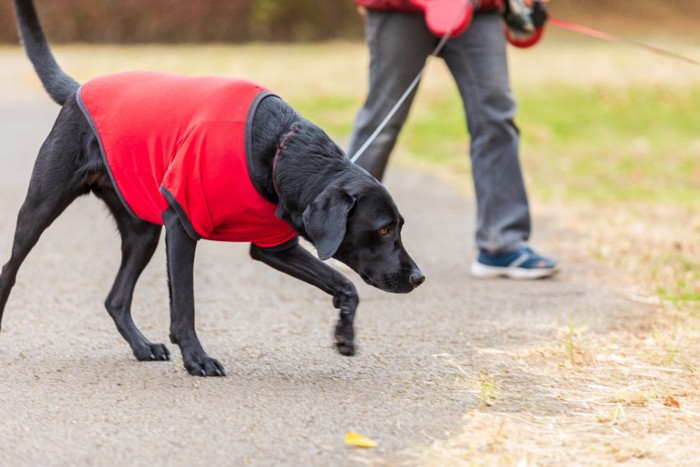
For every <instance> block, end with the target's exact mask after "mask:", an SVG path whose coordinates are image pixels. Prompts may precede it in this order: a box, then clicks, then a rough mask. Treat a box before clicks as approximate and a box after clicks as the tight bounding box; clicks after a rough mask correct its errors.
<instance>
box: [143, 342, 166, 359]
mask: <svg viewBox="0 0 700 467" xmlns="http://www.w3.org/2000/svg"><path fill="white" fill-rule="evenodd" d="M134 355H135V356H136V360H138V361H140V362H150V361H154V360H163V361H164V360H170V351H169V350H168V348H167V347H166V346H165V345H163V344H153V343H151V342H147V343H145V344H144V345H142V346H140V347H139V348H137V349H134Z"/></svg>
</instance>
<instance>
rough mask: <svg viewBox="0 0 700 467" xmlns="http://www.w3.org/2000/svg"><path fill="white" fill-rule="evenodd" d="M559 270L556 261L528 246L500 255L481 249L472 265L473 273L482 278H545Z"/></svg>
mask: <svg viewBox="0 0 700 467" xmlns="http://www.w3.org/2000/svg"><path fill="white" fill-rule="evenodd" d="M557 272H559V269H558V268H557V263H556V261H554V260H552V259H550V258H545V257H544V256H540V255H538V254H537V253H535V252H534V251H532V249H531V248H530V247H527V246H524V247H521V248H518V249H517V250H515V251H512V252H510V253H503V254H500V255H491V254H489V253H487V252H486V251H484V250H480V251H479V256H478V258H477V259H476V261H474V263H472V266H471V273H472V275H474V276H476V277H482V278H492V277H508V278H510V279H543V278H545V277H551V276H553V275H554V274H556V273H557Z"/></svg>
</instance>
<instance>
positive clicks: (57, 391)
mask: <svg viewBox="0 0 700 467" xmlns="http://www.w3.org/2000/svg"><path fill="white" fill-rule="evenodd" d="M57 113H58V107H57V106H55V105H53V104H52V103H51V102H50V101H49V100H48V98H45V99H43V100H42V99H39V98H37V99H36V100H33V99H25V100H17V101H15V100H12V99H8V100H6V101H3V100H0V261H1V262H2V263H4V262H5V261H6V260H7V258H8V256H9V251H10V246H11V239H12V235H13V232H14V223H15V218H16V214H17V211H18V210H19V207H20V205H21V203H22V200H23V198H24V194H25V192H26V188H27V183H28V180H29V176H30V174H31V169H32V165H33V161H34V157H35V155H36V153H37V151H38V148H39V146H40V144H41V142H42V141H43V139H44V137H45V135H46V134H47V133H48V131H49V129H50V128H51V125H52V122H53V119H54V118H55V116H56V114H57ZM465 183H468V182H467V181H465ZM387 187H388V188H389V190H390V191H391V192H392V194H393V195H394V198H395V199H396V201H397V203H398V205H399V207H400V209H401V211H402V213H403V214H404V216H405V218H406V220H407V222H406V226H405V228H404V243H405V245H406V247H407V249H408V250H409V252H410V253H411V255H412V256H413V258H414V259H415V260H416V261H417V263H418V264H419V265H420V267H421V268H422V269H423V271H424V273H425V274H426V276H427V280H426V283H425V284H424V285H423V286H421V287H420V288H419V289H418V290H416V291H415V292H414V293H411V294H408V295H392V294H388V293H384V292H381V291H379V290H375V289H372V288H371V287H369V286H366V285H365V284H363V283H362V282H361V280H360V279H359V277H357V276H356V275H354V273H351V272H347V274H348V275H349V276H350V277H351V279H352V280H353V281H354V282H355V283H356V284H357V285H358V289H359V292H360V297H361V303H360V307H359V309H358V317H357V321H356V329H357V338H358V346H359V352H358V355H357V356H356V357H353V358H348V357H343V356H341V355H339V354H337V353H336V352H335V351H334V350H333V348H332V329H333V325H334V323H335V320H336V318H337V316H336V310H335V309H334V308H333V307H332V303H331V298H330V297H328V296H326V295H325V294H324V293H323V292H321V291H319V290H316V289H314V288H312V287H310V286H308V285H306V284H304V283H301V282H299V281H296V280H294V279H292V278H290V277H287V276H284V275H282V274H280V273H277V272H275V271H273V270H272V269H269V268H267V267H266V266H264V265H262V264H260V263H257V262H254V261H252V260H250V258H249V257H248V250H247V245H242V244H224V243H216V242H200V245H199V247H198V253H197V259H196V265H195V283H196V284H195V287H196V291H195V296H196V303H197V330H198V334H199V336H200V338H201V340H202V343H203V345H204V347H205V349H206V350H207V351H208V353H209V354H210V355H211V356H213V357H215V358H217V359H219V360H220V361H221V362H222V364H223V365H224V366H225V368H226V370H227V372H228V376H227V377H225V378H199V377H193V376H189V375H188V374H187V372H186V371H185V370H184V368H183V366H182V359H181V357H180V355H179V350H178V349H177V347H175V346H173V345H170V344H168V345H169V348H170V350H171V352H172V355H173V360H172V361H170V362H149V363H140V362H137V361H136V360H135V359H134V357H133V356H132V354H131V351H130V349H129V347H128V346H127V344H126V343H125V342H124V341H123V340H122V338H121V337H120V336H119V334H118V333H117V331H116V329H115V327H114V324H113V322H112V320H111V318H110V317H109V316H108V314H107V312H106V311H105V310H104V307H103V305H102V303H103V301H104V298H105V296H106V294H107V292H108V290H109V287H110V285H111V281H112V280H113V277H114V275H115V273H116V271H117V267H118V264H119V260H120V252H119V238H118V235H117V233H116V228H115V225H114V222H113V221H112V220H111V219H110V218H109V215H108V213H107V210H106V209H105V208H104V207H103V206H102V204H101V202H100V201H98V200H97V199H96V198H94V197H85V198H81V199H80V200H78V201H76V202H75V203H74V204H73V205H72V206H71V207H69V209H68V210H67V211H66V212H65V214H64V215H63V216H62V217H60V218H59V219H58V220H57V221H56V222H55V223H54V224H53V225H52V226H51V227H50V228H49V229H48V230H47V232H46V233H45V235H44V236H43V237H42V239H41V241H40V242H39V244H38V245H37V247H36V248H35V249H34V250H33V251H32V253H31V255H30V256H29V258H28V259H27V261H26V263H25V264H24V266H23V267H22V269H21V271H20V274H19V277H18V281H17V285H16V287H15V289H14V291H13V294H12V296H11V297H10V300H9V303H8V305H7V308H6V310H5V315H4V318H3V322H2V325H3V327H2V332H1V333H0V440H2V448H1V449H0V464H2V465H8V466H9V465H12V466H23V465H27V466H29V465H124V466H127V465H128V466H138V465H357V464H365V463H370V464H371V463H375V464H376V463H389V464H394V465H396V464H404V463H406V464H411V463H416V462H418V460H417V458H416V457H415V454H416V452H420V450H421V449H423V448H424V447H427V446H429V445H430V444H431V443H432V442H433V441H434V440H436V439H444V438H445V437H447V436H450V435H451V434H452V433H456V432H459V431H460V430H461V429H462V427H463V426H464V425H465V423H464V416H465V414H466V413H467V412H468V411H469V410H472V409H474V408H477V407H479V406H480V401H479V394H478V393H477V391H475V390H474V384H473V383H474V375H475V374H476V373H477V372H478V371H479V370H480V368H482V367H483V366H485V365H487V364H488V358H489V355H490V354H491V353H492V352H508V351H509V350H513V349H520V348H523V347H527V346H533V345H538V343H540V342H542V341H543V340H546V339H549V338H552V337H554V336H555V333H556V330H557V329H559V328H561V327H562V326H566V324H567V323H568V322H570V321H571V320H572V319H573V320H576V322H579V323H584V324H585V325H586V326H587V327H588V328H589V329H607V328H609V327H610V326H614V325H615V323H616V322H618V321H619V320H621V319H625V318H627V317H628V316H629V314H630V313H631V312H630V308H631V307H630V304H629V302H627V301H626V300H625V299H624V298H622V297H621V296H620V295H619V294H618V293H617V292H616V291H615V290H614V288H612V287H606V286H604V285H601V284H600V283H598V282H596V281H595V280H594V279H593V277H594V275H591V274H589V273H590V271H591V270H592V269H595V268H597V267H599V266H596V265H594V264H592V263H587V262H581V261H570V262H568V261H567V259H569V258H573V257H574V255H571V254H569V252H566V251H551V250H550V249H549V248H548V247H550V245H552V244H555V243H556V242H554V240H555V239H556V238H557V237H558V236H561V235H566V232H562V231H559V230H557V227H556V224H555V222H554V221H553V220H551V219H536V223H535V225H536V227H537V230H536V241H537V246H538V248H540V249H542V250H543V251H546V252H551V253H553V254H556V255H557V256H558V259H560V261H561V262H562V263H563V268H564V270H563V272H562V273H561V274H560V275H559V276H558V277H556V278H555V279H553V280H545V281H530V282H512V281H506V280H477V279H473V278H471V277H469V275H468V264H469V261H470V260H471V258H472V254H473V240H472V231H473V217H474V212H473V209H474V207H473V202H472V201H471V200H470V199H469V198H468V197H465V195H463V194H460V191H458V190H455V189H454V187H451V186H449V185H448V184H446V183H444V182H443V181H441V180H438V179H436V178H433V177H431V176H430V175H426V174H423V173H419V172H414V171H410V170H405V169H401V170H400V169H392V170H391V173H390V175H389V177H388V179H387ZM134 302H135V303H134V306H133V315H134V319H135V321H136V323H137V325H138V326H139V327H140V328H141V330H142V331H143V332H144V334H146V335H147V336H148V337H149V338H151V339H152V340H153V341H156V342H158V341H160V342H166V343H167V336H168V327H169V323H168V319H169V315H168V313H169V312H168V299H167V286H166V276H165V259H164V253H163V246H162V245H161V246H160V248H159V250H158V252H157V254H156V256H155V257H154V259H153V261H152V262H151V264H150V265H149V266H148V268H147V269H146V271H145V272H144V274H143V276H142V278H141V280H140V282H139V285H138V287H137V290H136V294H135V300H134ZM485 349H486V350H488V349H491V352H490V351H485ZM513 374H514V377H517V378H520V380H521V382H522V384H523V386H522V387H523V388H530V390H532V392H533V394H534V393H537V394H538V397H539V398H545V399H546V397H547V396H546V394H547V389H546V388H547V385H548V384H549V383H548V382H546V381H539V380H535V379H528V373H527V371H526V369H524V368H514V369H513ZM530 400H531V398H528V395H527V394H523V397H522V398H518V399H513V400H506V401H500V402H501V405H500V410H502V411H504V410H505V411H512V412H518V411H520V410H523V409H524V404H526V403H528V401H530ZM539 407H540V408H539V409H538V410H552V411H556V410H559V408H560V407H559V405H558V403H557V401H556V400H551V401H546V402H545V403H543V404H541V405H540V406H539ZM350 431H353V432H358V433H361V434H363V435H366V436H368V437H370V438H372V439H373V440H374V441H376V442H377V443H378V447H376V448H374V449H369V450H361V449H358V448H353V447H349V446H345V445H344V443H343V438H344V435H345V434H346V433H347V432H350Z"/></svg>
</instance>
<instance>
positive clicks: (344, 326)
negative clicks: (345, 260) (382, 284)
mask: <svg viewBox="0 0 700 467" xmlns="http://www.w3.org/2000/svg"><path fill="white" fill-rule="evenodd" d="M250 256H251V257H252V258H253V259H255V260H258V261H262V262H263V263H265V264H267V265H268V266H271V267H273V268H275V269H277V270H278V271H281V272H284V273H285V274H289V275H290V276H292V277H296V278H297V279H300V280H302V281H304V282H306V283H308V284H311V285H314V286H316V287H318V288H319V289H321V290H323V291H324V292H326V293H328V294H330V295H332V296H333V306H335V307H336V308H337V309H339V310H340V319H339V320H338V323H337V324H336V327H335V340H336V348H337V349H338V352H340V353H341V354H343V355H348V356H352V355H355V331H354V329H353V322H354V320H355V310H356V309H357V305H358V304H359V303H360V299H359V297H358V295H357V290H356V289H355V286H354V285H353V283H352V282H350V280H349V279H348V278H346V277H345V276H343V275H342V274H340V273H339V272H338V271H336V270H335V269H333V268H332V267H330V266H328V265H326V264H325V263H323V262H321V261H320V260H318V259H317V258H316V257H315V256H313V255H312V254H311V253H309V252H308V251H306V250H305V249H304V248H303V247H302V246H301V245H299V244H297V245H294V246H293V247H291V248H287V249H284V250H275V249H274V248H261V247H258V246H255V245H251V247H250Z"/></svg>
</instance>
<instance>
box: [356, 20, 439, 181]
mask: <svg viewBox="0 0 700 467" xmlns="http://www.w3.org/2000/svg"><path fill="white" fill-rule="evenodd" d="M365 31H366V36H367V45H368V47H369V53H370V66H369V92H368V94H367V99H366V101H365V103H364V106H363V107H362V109H361V110H360V112H359V113H358V115H357V118H356V120H355V126H354V128H353V134H352V136H351V137H350V144H349V148H348V156H350V157H352V156H353V155H355V153H356V152H357V150H358V149H360V147H362V145H363V144H364V143H365V141H367V139H368V138H369V137H370V135H371V134H372V133H373V132H374V130H375V129H376V128H377V127H378V126H379V124H380V123H381V122H382V120H384V118H385V117H386V116H387V114H388V113H389V111H390V110H391V108H392V107H393V106H394V104H396V102H397V101H398V100H399V99H400V97H401V95H402V94H403V93H404V92H405V91H406V89H407V88H408V87H409V85H410V84H411V82H412V81H413V80H414V79H415V77H416V75H417V74H418V73H419V72H420V70H421V68H422V67H423V65H424V63H425V60H426V58H427V57H428V56H429V55H430V53H431V52H432V51H433V49H434V48H435V46H436V45H437V41H438V39H437V38H436V37H435V36H433V35H432V34H431V33H430V31H428V28H427V27H426V25H425V19H424V17H423V16H422V15H411V14H402V13H391V12H389V13H388V12H380V11H372V10H368V12H367V19H366V24H365ZM414 96H415V90H414V91H413V93H412V94H411V95H410V96H409V97H408V98H407V99H406V101H404V103H403V105H402V106H401V108H400V109H399V110H398V111H397V112H396V114H395V115H394V116H393V117H392V119H391V120H390V121H389V123H388V124H387V126H386V127H385V128H384V130H382V132H381V133H380V134H379V135H378V136H377V138H376V139H375V140H374V142H373V143H372V144H370V146H369V147H368V148H367V149H366V150H365V152H364V153H363V154H362V156H360V158H359V159H358V160H357V164H358V165H359V166H360V167H362V168H364V169H365V170H367V171H368V172H369V173H371V174H372V175H374V177H375V178H377V179H379V180H381V179H382V177H383V176H384V169H385V168H386V165H387V162H388V161H389V154H390V153H391V151H392V149H393V148H394V145H395V143H396V139H397V137H398V134H399V132H400V131H401V127H402V126H403V124H404V122H405V121H406V117H407V116H408V111H409V109H410V107H411V102H412V101H413V97H414Z"/></svg>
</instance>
